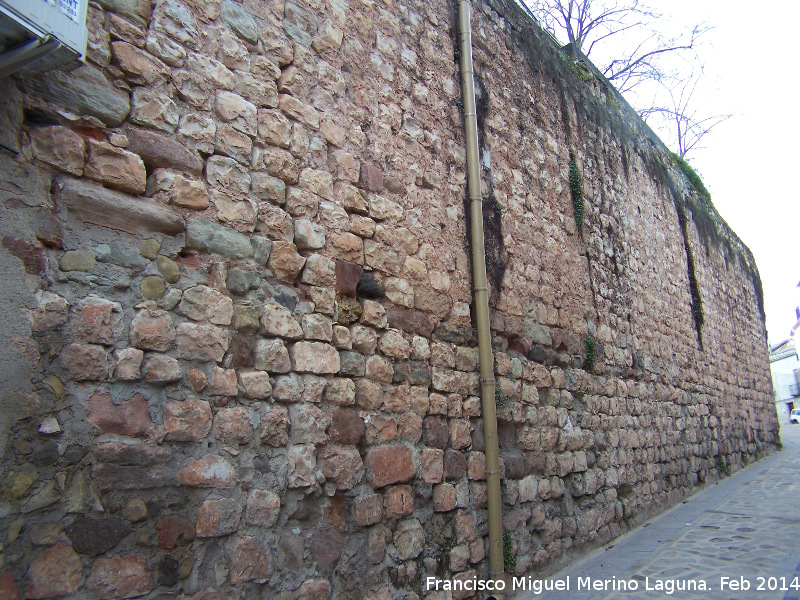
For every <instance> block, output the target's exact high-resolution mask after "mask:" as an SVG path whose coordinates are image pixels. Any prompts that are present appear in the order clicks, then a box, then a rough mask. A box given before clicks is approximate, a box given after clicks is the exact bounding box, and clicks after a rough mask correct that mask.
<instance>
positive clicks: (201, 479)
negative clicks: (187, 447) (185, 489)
mask: <svg viewBox="0 0 800 600" xmlns="http://www.w3.org/2000/svg"><path fill="white" fill-rule="evenodd" d="M177 477H178V482H179V483H180V484H182V485H188V486H192V487H230V486H232V485H234V484H235V482H236V474H235V471H234V469H233V467H232V466H231V464H230V463H229V462H228V461H227V460H225V459H224V458H222V457H221V456H216V455H214V454H208V455H206V456H204V457H203V458H200V459H197V460H192V461H190V462H189V464H187V465H186V466H185V467H182V468H181V469H180V470H179V471H178V475H177Z"/></svg>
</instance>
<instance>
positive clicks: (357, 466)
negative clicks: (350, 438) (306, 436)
mask: <svg viewBox="0 0 800 600" xmlns="http://www.w3.org/2000/svg"><path fill="white" fill-rule="evenodd" d="M317 465H318V466H319V468H320V470H321V471H322V474H323V475H324V476H325V478H326V479H327V480H328V481H330V482H332V483H333V484H334V485H336V489H338V490H349V489H351V488H353V487H354V486H356V485H357V484H358V483H359V482H360V481H361V479H362V478H363V477H364V463H363V461H362V460H361V455H360V454H359V452H358V450H356V449H355V448H348V447H343V446H333V445H330V446H326V447H325V448H323V449H322V450H321V451H320V452H319V455H318V457H317Z"/></svg>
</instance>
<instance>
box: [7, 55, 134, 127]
mask: <svg viewBox="0 0 800 600" xmlns="http://www.w3.org/2000/svg"><path fill="white" fill-rule="evenodd" d="M20 87H21V88H22V89H23V90H24V91H25V92H28V93H30V94H33V95H35V96H38V97H40V98H47V99H48V100H49V101H50V102H52V103H54V104H56V105H57V106H60V107H61V108H63V109H64V110H66V111H68V112H70V113H72V114H75V115H85V116H90V117H95V118H97V119H100V121H102V122H103V123H104V124H105V125H107V126H108V127H117V126H118V125H120V124H121V123H122V122H123V121H124V120H125V117H127V116H128V113H129V112H130V108H131V104H130V96H129V94H128V93H127V92H125V91H122V90H120V89H117V88H116V87H114V86H113V85H111V84H110V83H109V81H108V80H107V79H106V78H105V76H104V75H103V72H102V71H101V70H99V69H97V68H95V67H93V66H90V65H84V66H82V67H80V68H79V69H75V70H74V71H71V72H70V73H64V72H61V71H58V70H55V71H48V72H47V73H44V74H41V75H36V76H34V77H25V78H24V80H23V81H21V84H20Z"/></svg>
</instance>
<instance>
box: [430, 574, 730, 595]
mask: <svg viewBox="0 0 800 600" xmlns="http://www.w3.org/2000/svg"><path fill="white" fill-rule="evenodd" d="M725 579H728V578H725ZM425 586H426V590H425V591H429V592H430V591H437V590H438V591H445V592H447V591H452V592H456V591H471V592H472V591H475V592H483V591H485V592H502V591H505V590H506V588H507V583H506V581H504V580H502V579H496V580H495V579H477V578H470V579H439V578H437V577H427V578H426V580H425ZM508 589H510V590H514V591H516V590H523V591H528V592H533V593H534V594H541V593H542V592H552V591H559V592H561V591H563V592H568V591H571V590H574V591H580V590H596V591H609V592H612V591H613V592H635V591H638V590H642V591H660V592H664V593H665V594H672V593H674V592H678V591H705V590H708V589H709V588H708V584H707V583H706V582H705V581H704V580H702V579H653V578H650V577H646V578H645V580H644V581H638V580H636V579H618V578H616V577H611V578H609V579H598V578H594V577H575V578H572V577H569V576H567V577H565V578H563V579H534V578H533V577H513V578H512V579H511V584H510V585H509V586H508Z"/></svg>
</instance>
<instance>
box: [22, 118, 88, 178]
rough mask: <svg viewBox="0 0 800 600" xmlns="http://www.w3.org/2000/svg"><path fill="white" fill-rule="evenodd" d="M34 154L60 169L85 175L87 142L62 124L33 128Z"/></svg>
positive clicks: (31, 134) (32, 143) (32, 146)
mask: <svg viewBox="0 0 800 600" xmlns="http://www.w3.org/2000/svg"><path fill="white" fill-rule="evenodd" d="M30 136H31V148H32V149H33V155H34V156H35V157H36V158H38V159H39V160H41V161H42V162H45V163H47V164H48V165H50V166H53V167H55V168H57V169H58V170H60V171H64V172H66V173H70V174H72V175H77V176H78V177H80V176H81V175H83V166H84V163H85V154H86V144H85V143H84V141H83V138H82V137H81V136H79V135H78V134H77V133H74V132H73V131H72V130H70V129H68V128H66V127H62V126H60V125H53V126H49V127H36V128H34V129H31V132H30Z"/></svg>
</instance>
